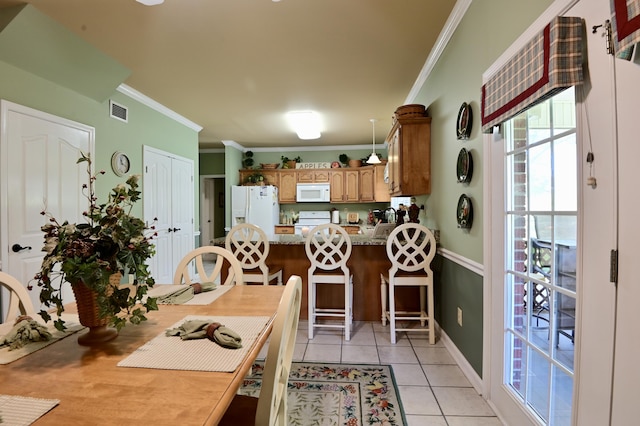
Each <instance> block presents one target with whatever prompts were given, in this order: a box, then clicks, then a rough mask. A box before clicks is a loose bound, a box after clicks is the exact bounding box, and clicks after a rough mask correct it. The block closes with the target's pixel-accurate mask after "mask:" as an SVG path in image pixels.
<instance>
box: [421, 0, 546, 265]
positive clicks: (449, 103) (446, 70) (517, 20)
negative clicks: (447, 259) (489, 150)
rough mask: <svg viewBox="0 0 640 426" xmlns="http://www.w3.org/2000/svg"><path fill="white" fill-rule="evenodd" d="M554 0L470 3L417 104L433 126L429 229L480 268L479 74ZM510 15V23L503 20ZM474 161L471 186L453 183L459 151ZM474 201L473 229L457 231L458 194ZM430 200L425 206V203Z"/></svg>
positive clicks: (447, 246)
mask: <svg viewBox="0 0 640 426" xmlns="http://www.w3.org/2000/svg"><path fill="white" fill-rule="evenodd" d="M551 3H552V0H540V1H524V0H515V1H514V0H492V1H473V2H471V5H470V6H469V9H468V10H467V12H466V14H465V16H464V18H463V19H462V22H461V23H460V25H459V26H458V28H457V29H456V31H455V33H454V34H453V36H452V38H451V40H450V41H449V43H448V44H447V47H446V48H445V50H444V52H443V55H442V56H441V57H440V59H439V60H438V62H437V64H436V65H435V67H434V68H433V70H432V72H431V74H430V75H429V77H428V78H427V80H426V82H425V84H424V85H423V86H422V88H421V90H420V92H419V94H418V96H417V99H416V100H415V103H421V104H424V105H426V106H427V111H428V113H429V115H430V116H431V117H433V120H432V122H431V155H432V158H431V173H432V176H433V182H432V190H431V195H430V196H429V198H428V200H425V202H424V204H427V206H428V210H427V216H428V218H429V222H428V225H429V226H431V227H434V228H438V229H440V234H441V243H442V246H443V247H445V248H447V249H448V250H451V251H453V252H455V253H457V254H459V255H461V256H463V257H466V258H468V259H471V260H474V261H476V262H479V263H482V260H483V253H482V244H483V238H484V236H483V233H482V220H483V217H482V209H483V203H484V197H483V193H482V180H483V179H482V176H483V174H484V172H485V171H484V169H483V164H482V155H483V146H482V133H481V130H480V119H481V118H480V112H481V111H480V104H481V99H480V96H481V88H482V74H483V73H484V72H485V71H486V70H487V69H488V68H489V66H491V64H492V63H493V62H495V60H496V59H497V58H498V57H499V56H500V55H501V54H502V53H503V52H504V51H505V50H506V49H507V48H508V47H509V46H510V45H511V44H512V43H513V42H514V41H515V40H516V39H517V38H518V37H519V36H520V34H522V33H523V32H524V31H525V30H526V29H527V28H528V27H529V25H531V23H532V22H533V20H535V19H536V18H537V17H538V16H539V15H540V14H541V13H542V12H543V11H544V10H545V9H546V8H547V7H548V6H549V5H550V4H551ZM506 16H508V17H509V18H508V19H503V18H501V17H506ZM463 102H466V103H468V104H470V105H471V108H472V111H473V128H472V132H471V137H470V138H469V140H464V141H463V140H458V139H457V137H456V121H457V117H458V112H459V110H460V106H461V105H462V103H463ZM462 148H465V149H467V150H468V151H470V152H471V155H472V157H473V178H472V180H471V182H470V183H469V184H461V183H458V182H457V179H456V163H457V158H458V153H459V152H460V149H462ZM463 193H464V194H467V195H468V196H470V197H471V199H472V201H473V213H474V220H473V223H474V225H473V227H472V228H471V229H470V230H469V231H466V230H461V229H459V228H458V224H457V220H456V208H457V205H458V199H459V197H460V195H462V194H463ZM427 201H428V202H427Z"/></svg>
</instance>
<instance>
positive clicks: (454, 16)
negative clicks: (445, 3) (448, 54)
mask: <svg viewBox="0 0 640 426" xmlns="http://www.w3.org/2000/svg"><path fill="white" fill-rule="evenodd" d="M471 1H472V0H458V1H457V2H456V4H455V6H454V7H453V10H452V11H451V14H450V15H449V18H448V19H447V22H445V24H444V27H443V28H442V31H440V35H439V36H438V39H437V40H436V43H435V44H434V45H433V48H432V49H431V52H430V53H429V56H428V57H427V60H426V62H425V63H424V65H423V66H422V70H421V71H420V74H418V78H417V79H416V81H415V83H413V87H412V88H411V90H410V91H409V94H408V95H407V98H406V99H405V101H404V103H405V104H411V103H413V102H414V100H415V99H416V97H417V96H418V93H419V92H420V89H422V86H423V85H424V83H425V82H426V81H427V78H429V75H430V74H431V71H433V68H434V67H435V66H436V64H437V63H438V60H439V59H440V56H442V53H443V52H444V49H445V47H447V44H448V43H449V40H451V37H452V36H453V33H454V32H455V31H456V28H458V25H460V21H462V18H463V17H464V15H465V13H467V9H469V6H470V5H471Z"/></svg>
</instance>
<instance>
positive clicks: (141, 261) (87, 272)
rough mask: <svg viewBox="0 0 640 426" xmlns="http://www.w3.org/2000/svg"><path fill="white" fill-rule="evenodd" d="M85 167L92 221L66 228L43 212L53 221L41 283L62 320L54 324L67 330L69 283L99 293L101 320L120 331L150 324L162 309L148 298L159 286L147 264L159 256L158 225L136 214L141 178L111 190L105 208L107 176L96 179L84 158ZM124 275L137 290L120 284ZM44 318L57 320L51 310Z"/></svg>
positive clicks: (131, 178) (47, 235)
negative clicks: (101, 186) (98, 184)
mask: <svg viewBox="0 0 640 426" xmlns="http://www.w3.org/2000/svg"><path fill="white" fill-rule="evenodd" d="M80 163H86V166H87V174H88V176H89V182H88V183H85V184H83V185H82V193H83V194H84V196H85V197H86V198H87V200H88V201H89V209H88V211H85V212H83V213H82V214H83V216H84V217H85V218H86V222H85V223H69V222H68V221H66V220H65V221H64V222H62V223H60V222H59V221H58V220H57V219H56V218H55V217H53V215H51V213H49V212H47V211H43V212H42V213H41V214H42V215H44V216H46V217H48V219H49V220H48V223H47V224H45V225H43V226H42V228H41V229H42V231H43V232H44V242H45V244H44V247H43V249H42V250H43V251H45V252H46V254H45V256H44V259H43V261H42V266H41V269H40V272H38V273H37V274H36V276H35V280H36V281H37V285H38V286H39V287H41V291H40V301H41V302H42V303H43V304H44V306H45V307H47V308H49V307H52V306H55V312H56V314H57V317H58V318H57V319H56V320H55V321H54V324H55V327H56V328H57V329H58V330H61V331H62V330H64V329H65V325H64V321H63V320H62V319H61V318H60V315H61V314H62V312H63V311H64V306H63V301H62V293H61V287H62V285H63V284H64V283H65V282H69V283H71V285H72V286H78V285H80V286H86V287H88V288H89V289H90V290H92V291H93V292H95V297H96V302H95V303H96V305H97V307H98V311H99V312H98V315H99V317H100V318H102V319H105V320H106V322H107V323H108V324H109V325H112V326H114V327H115V328H116V329H117V330H118V331H119V330H120V329H121V328H122V327H124V326H125V325H126V323H127V321H129V322H131V323H132V324H139V323H141V322H142V321H145V320H146V319H147V318H146V317H145V314H146V313H147V312H149V311H152V310H157V309H158V307H157V304H156V300H155V299H154V298H147V297H145V295H146V294H147V291H148V288H149V287H153V285H154V279H153V278H152V277H151V275H150V271H149V269H148V266H147V264H146V261H147V260H148V259H149V258H150V257H152V256H153V254H154V253H155V246H154V245H153V244H152V239H153V237H154V236H156V235H157V234H156V233H155V231H154V229H155V227H154V226H150V227H147V226H146V225H145V223H144V221H143V220H142V219H140V218H137V217H135V216H133V215H132V214H131V210H132V208H133V205H134V204H135V202H136V201H138V200H140V194H141V193H140V191H139V189H138V187H139V185H138V179H139V176H138V175H132V176H129V177H128V179H127V180H126V183H124V184H118V185H117V186H116V187H115V188H113V189H112V190H111V191H110V193H109V196H108V200H107V202H106V203H102V204H99V203H98V198H97V197H96V194H95V181H96V177H97V175H98V174H102V175H103V174H104V173H105V172H104V170H102V171H100V172H98V173H96V174H94V173H93V168H92V161H91V158H90V157H89V156H88V155H86V154H84V153H82V154H81V157H80V158H79V159H78V161H77V164H80ZM124 272H126V273H127V274H129V275H133V277H134V280H133V284H132V285H131V286H129V287H131V288H127V287H120V286H119V285H118V284H119V281H120V280H119V278H120V277H121V274H122V273H124ZM114 274H115V277H116V282H115V283H114V280H113V277H112V276H113V275H114ZM74 292H75V288H74ZM77 297H78V296H77V293H76V298H77ZM78 309H79V310H80V306H78ZM79 313H80V312H79ZM80 314H81V313H80ZM40 316H41V317H42V318H43V319H44V320H45V321H49V320H51V315H50V314H49V312H47V311H46V310H41V311H40ZM80 317H81V322H82V315H80ZM83 325H84V324H83Z"/></svg>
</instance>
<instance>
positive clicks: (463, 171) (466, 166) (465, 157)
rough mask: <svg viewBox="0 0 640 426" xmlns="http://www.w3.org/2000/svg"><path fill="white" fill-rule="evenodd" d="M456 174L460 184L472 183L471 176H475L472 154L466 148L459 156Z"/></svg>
mask: <svg viewBox="0 0 640 426" xmlns="http://www.w3.org/2000/svg"><path fill="white" fill-rule="evenodd" d="M456 174H457V176H458V182H460V183H468V182H471V175H472V174H473V160H472V158H471V153H470V152H469V151H467V150H466V149H464V148H462V149H461V150H460V153H459V154H458V164H457V165H456Z"/></svg>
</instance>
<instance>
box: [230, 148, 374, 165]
mask: <svg viewBox="0 0 640 426" xmlns="http://www.w3.org/2000/svg"><path fill="white" fill-rule="evenodd" d="M376 153H378V155H379V156H381V157H382V158H387V150H386V149H382V150H378V149H376ZM340 154H347V156H348V157H349V158H351V159H353V160H362V159H366V158H368V157H369V154H371V148H369V149H346V148H345V149H338V150H332V151H296V150H295V149H294V150H291V151H282V152H254V153H253V159H254V161H255V163H254V165H253V168H260V163H265V164H268V163H281V157H282V156H285V157H288V158H291V159H293V158H295V157H300V158H301V159H302V162H305V163H314V162H333V161H339V160H338V158H339V157H340ZM279 167H281V166H279ZM240 168H242V162H241V163H240V164H239V165H238V169H240Z"/></svg>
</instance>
